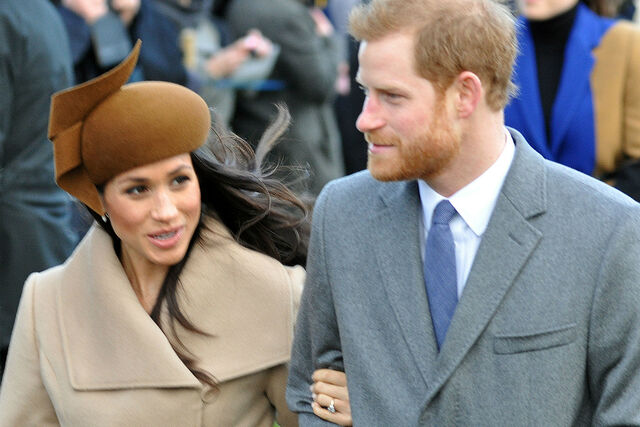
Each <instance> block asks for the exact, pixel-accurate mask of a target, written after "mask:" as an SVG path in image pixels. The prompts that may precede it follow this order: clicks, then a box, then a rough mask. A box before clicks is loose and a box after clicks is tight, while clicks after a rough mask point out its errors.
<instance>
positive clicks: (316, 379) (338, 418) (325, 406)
mask: <svg viewBox="0 0 640 427" xmlns="http://www.w3.org/2000/svg"><path fill="white" fill-rule="evenodd" d="M311 378H312V379H313V384H311V393H312V397H313V403H312V404H311V407H312V408H313V412H314V413H315V414H316V415H317V416H319V417H320V418H322V419H323V420H326V421H329V422H332V423H335V424H338V425H341V426H350V425H352V424H353V420H352V419H351V405H350V404H349V390H348V389H347V376H346V375H345V373H344V372H340V371H334V370H331V369H318V370H317V371H315V372H314V373H313V376H312V377H311ZM332 409H333V411H332Z"/></svg>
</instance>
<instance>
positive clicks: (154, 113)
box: [49, 40, 211, 215]
mask: <svg viewBox="0 0 640 427" xmlns="http://www.w3.org/2000/svg"><path fill="white" fill-rule="evenodd" d="M140 44H141V42H140V41H139V40H138V42H137V43H136V45H135V46H134V48H133V50H132V51H131V53H130V54H129V56H128V57H127V58H126V59H125V60H124V61H122V63H120V64H119V65H118V66H117V67H115V68H114V69H112V70H110V71H108V72H107V73H105V74H103V75H101V76H99V77H96V78H95V79H92V80H90V81H88V82H86V83H83V84H81V85H78V86H74V87H72V88H69V89H66V90H63V91H61V92H58V93H56V94H54V95H53V98H52V100H51V113H50V116H49V139H51V141H52V142H53V152H54V160H55V169H56V182H57V183H58V185H59V186H60V187H61V188H62V189H64V190H65V191H67V192H68V193H69V194H71V195H72V196H74V197H76V198H77V199H78V200H80V201H81V202H83V203H84V204H86V205H87V206H89V207H90V208H91V209H93V210H94V211H95V212H97V213H98V214H100V215H103V214H104V207H103V206H102V202H101V201H100V197H99V195H98V190H97V188H96V186H98V185H102V184H105V183H106V182H107V181H109V180H110V179H111V178H113V177H114V176H116V175H118V174H120V173H122V172H125V171H127V170H129V169H132V168H135V167H138V166H142V165H146V164H149V163H153V162H157V161H159V160H163V159H166V158H169V157H173V156H177V155H179V154H182V153H189V152H191V151H194V150H195V149H197V148H198V147H200V146H201V145H202V144H203V143H204V142H205V140H206V138H207V135H208V133H209V128H210V125H211V116H210V114H209V108H208V107H207V104H206V103H205V102H204V100H203V99H202V98H201V97H200V96H199V95H198V94H196V93H195V92H193V91H191V90H189V89H187V88H186V87H184V86H180V85H177V84H174V83H168V82H154V81H146V82H139V83H131V84H127V85H124V84H125V82H126V81H127V80H128V79H129V76H130V75H131V73H132V72H133V69H134V67H135V65H136V61H137V59H138V54H139V52H140ZM123 85H124V86H123Z"/></svg>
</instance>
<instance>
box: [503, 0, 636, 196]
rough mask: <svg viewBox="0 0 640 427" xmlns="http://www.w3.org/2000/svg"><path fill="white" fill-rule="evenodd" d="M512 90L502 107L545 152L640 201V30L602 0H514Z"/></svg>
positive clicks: (512, 122) (508, 120) (511, 123)
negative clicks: (616, 17) (515, 92)
mask: <svg viewBox="0 0 640 427" xmlns="http://www.w3.org/2000/svg"><path fill="white" fill-rule="evenodd" d="M518 5H519V7H520V12H521V13H522V16H521V17H520V22H521V24H522V25H521V27H520V31H519V34H518V42H519V46H520V53H519V55H518V57H517V59H516V65H515V73H514V82H515V83H516V85H517V86H518V87H519V94H518V96H517V97H516V98H515V99H513V100H512V101H511V102H510V104H509V105H508V106H507V108H506V110H505V122H506V124H507V125H508V126H511V127H514V128H515V129H517V130H519V131H520V132H522V134H523V135H524V136H525V138H526V139H527V140H528V141H529V143H530V144H531V145H532V146H533V147H534V148H535V149H536V150H537V151H538V152H539V153H541V154H542V155H543V156H544V157H545V158H547V159H550V160H553V161H556V162H558V163H561V164H564V165H566V166H570V167H572V168H574V169H577V170H579V171H581V172H584V173H585V174H588V175H594V176H596V177H598V178H600V179H602V180H604V181H606V182H608V183H610V184H612V185H614V186H615V187H616V188H618V189H620V190H621V191H623V192H625V193H627V194H628V195H630V196H631V197H633V198H634V199H636V200H640V162H639V161H638V160H639V159H640V31H639V30H638V28H637V27H635V26H634V25H633V24H631V23H629V22H626V21H616V20H614V19H611V18H607V17H603V16H600V15H598V14H596V13H595V12H594V11H593V10H596V11H598V12H599V13H604V14H611V13H612V12H613V13H615V7H613V9H612V6H615V5H614V4H613V3H612V2H609V1H607V0H595V1H592V2H589V5H590V6H591V8H592V9H593V10H591V9H590V8H589V7H587V6H586V5H585V4H584V3H582V2H580V1H579V0H537V1H532V0H519V2H518Z"/></svg>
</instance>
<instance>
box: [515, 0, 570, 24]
mask: <svg viewBox="0 0 640 427" xmlns="http://www.w3.org/2000/svg"><path fill="white" fill-rule="evenodd" d="M578 1H579V0H518V6H519V7H520V12H521V13H522V14H523V15H524V17H525V18H527V19H529V20H532V21H543V20H545V19H549V18H553V17H554V16H557V15H560V14H561V13H564V12H566V11H567V10H569V9H571V8H572V7H573V6H575V5H576V4H577V3H578Z"/></svg>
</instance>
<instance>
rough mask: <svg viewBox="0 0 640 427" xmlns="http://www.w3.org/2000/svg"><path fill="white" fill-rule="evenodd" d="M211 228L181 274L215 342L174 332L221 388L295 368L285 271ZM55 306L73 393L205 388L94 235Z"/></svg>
mask: <svg viewBox="0 0 640 427" xmlns="http://www.w3.org/2000/svg"><path fill="white" fill-rule="evenodd" d="M208 225H209V226H210V229H209V230H205V231H204V232H203V242H202V244H199V245H196V246H195V247H194V248H193V251H192V253H191V256H190V258H189V260H188V262H187V265H186V266H185V270H184V271H183V274H182V275H181V279H180V280H181V291H180V292H179V302H180V305H181V308H182V310H183V312H184V313H185V314H186V315H187V318H188V319H189V320H190V321H191V322H192V323H193V324H194V325H195V326H197V327H198V328H200V329H202V330H203V331H205V332H207V333H208V334H210V335H211V336H203V335H198V334H194V333H192V332H188V331H185V330H184V329H183V328H181V327H179V326H178V327H177V329H176V330H177V334H178V336H179V338H180V340H181V342H182V343H183V344H184V346H185V347H186V348H187V349H188V350H189V351H190V352H191V353H192V354H193V355H194V356H195V357H196V359H197V360H198V361H199V363H198V366H199V367H201V368H204V369H205V370H207V371H208V372H210V373H211V374H213V375H214V376H215V377H216V379H217V380H218V381H220V382H223V381H226V380H229V379H232V378H234V377H239V376H242V375H246V374H249V373H252V372H255V371H258V370H260V369H264V368H267V367H270V366H274V365H276V364H280V363H283V362H286V361H287V360H288V358H289V351H290V345H291V339H292V328H293V318H294V313H293V310H294V309H293V307H294V305H295V299H296V297H297V295H296V294H297V291H296V290H295V289H293V288H292V286H293V285H292V280H291V278H290V275H289V274H288V273H287V270H286V269H285V268H284V267H283V266H282V265H281V264H280V263H278V262H277V261H275V260H273V259H272V258H269V257H267V256H264V255H261V254H258V253H256V252H254V251H250V250H248V249H246V248H244V247H241V246H240V245H238V244H237V243H236V242H235V241H234V240H233V239H232V238H231V236H230V235H229V233H228V232H227V230H226V229H225V228H224V227H223V226H221V225H220V224H219V223H216V222H209V223H208ZM294 275H297V276H298V278H301V275H302V269H301V268H299V269H298V270H295V272H294ZM57 298H58V300H57V304H58V306H59V307H60V310H59V313H60V328H61V335H62V340H63V347H64V353H65V358H66V362H67V367H68V372H69V376H70V382H71V385H72V386H73V387H74V389H76V390H99V389H119V388H135V387H200V386H201V385H200V383H199V381H198V380H197V379H196V378H195V377H194V376H193V374H192V373H191V372H190V371H189V370H188V369H187V368H186V367H185V365H184V364H183V363H182V362H181V361H180V359H179V358H178V356H177V355H176V353H175V352H174V350H173V349H172V347H171V345H170V343H169V340H168V338H167V336H166V335H165V334H164V333H163V332H162V330H160V328H159V327H158V326H157V325H156V324H155V323H154V322H153V321H152V320H151V318H150V317H149V315H148V314H147V313H146V312H145V310H144V309H143V307H142V305H141V304H140V303H139V302H138V299H137V297H136V295H135V293H134V292H133V289H132V288H131V285H130V283H129V281H128V279H127V277H126V275H125V273H124V270H123V269H122V266H121V264H120V261H119V260H118V258H117V257H116V255H115V252H114V250H113V246H112V242H111V239H110V238H109V236H108V235H107V234H106V233H104V232H103V231H102V230H100V229H98V228H97V227H94V228H93V229H92V230H90V232H89V233H88V235H87V236H86V237H85V239H84V240H83V242H82V243H81V244H80V245H79V247H78V248H77V250H76V251H75V253H74V254H73V255H72V257H71V258H70V259H69V260H68V262H67V263H66V265H65V267H64V269H63V274H62V280H61V283H60V286H59V292H58V294H57ZM165 315H166V313H165ZM163 319H164V320H163V322H162V323H163V325H166V323H167V322H166V317H163ZM164 329H165V330H168V329H169V328H168V327H164ZM168 336H169V337H173V335H172V334H171V333H170V332H169V333H168ZM171 339H172V341H173V342H174V343H175V342H176V341H175V339H173V338H171Z"/></svg>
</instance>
